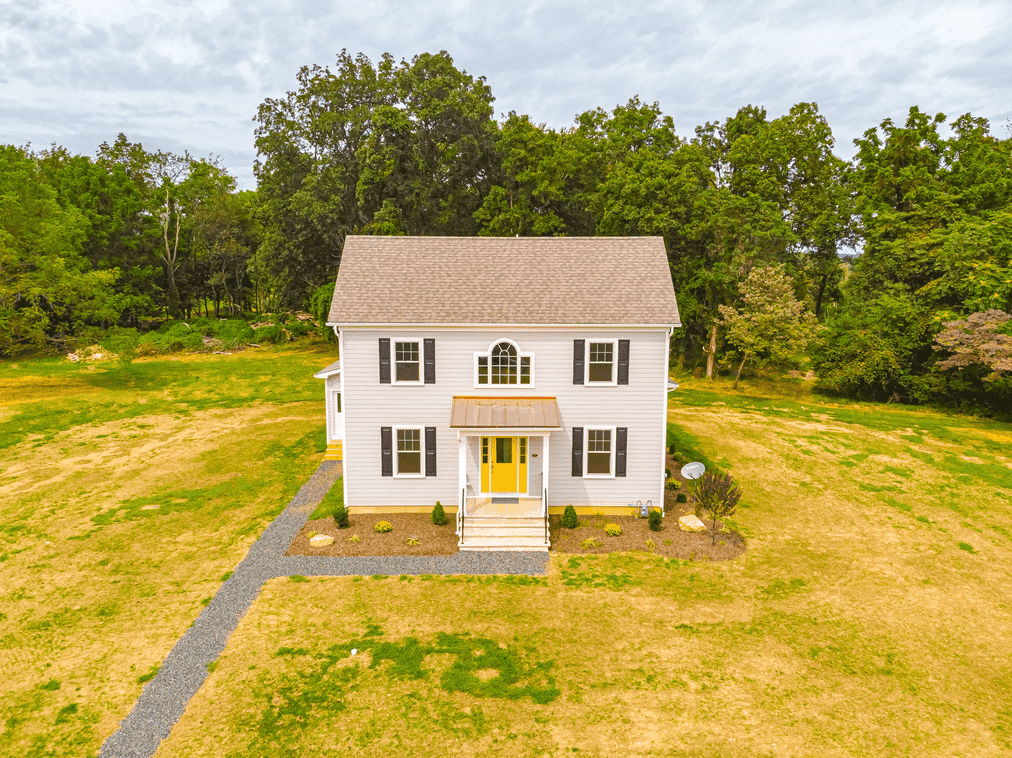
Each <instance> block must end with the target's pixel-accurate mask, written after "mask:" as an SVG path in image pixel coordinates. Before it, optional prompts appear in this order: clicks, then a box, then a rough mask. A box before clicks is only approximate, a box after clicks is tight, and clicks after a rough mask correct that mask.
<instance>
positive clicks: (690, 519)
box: [678, 513, 706, 532]
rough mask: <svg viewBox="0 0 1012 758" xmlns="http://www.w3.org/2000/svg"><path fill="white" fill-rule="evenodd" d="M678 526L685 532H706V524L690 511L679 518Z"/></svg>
mask: <svg viewBox="0 0 1012 758" xmlns="http://www.w3.org/2000/svg"><path fill="white" fill-rule="evenodd" d="M678 528H679V529H681V530H682V531H683V532H705V531H706V524H704V523H703V522H702V521H700V520H699V519H698V518H697V517H696V516H694V515H693V514H691V513H690V514H689V515H688V516H682V517H681V518H680V519H678Z"/></svg>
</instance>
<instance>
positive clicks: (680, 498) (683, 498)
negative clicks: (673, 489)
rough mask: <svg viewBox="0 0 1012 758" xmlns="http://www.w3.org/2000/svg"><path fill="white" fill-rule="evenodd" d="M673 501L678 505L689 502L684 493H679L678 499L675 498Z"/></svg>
mask: <svg viewBox="0 0 1012 758" xmlns="http://www.w3.org/2000/svg"><path fill="white" fill-rule="evenodd" d="M675 501H676V502H679V503H687V502H689V498H688V497H687V496H686V495H685V493H684V492H679V493H678V497H676V498H675Z"/></svg>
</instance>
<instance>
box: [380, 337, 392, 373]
mask: <svg viewBox="0 0 1012 758" xmlns="http://www.w3.org/2000/svg"><path fill="white" fill-rule="evenodd" d="M380 384H390V338H389V337H380Z"/></svg>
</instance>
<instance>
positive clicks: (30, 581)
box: [0, 352, 326, 756]
mask: <svg viewBox="0 0 1012 758" xmlns="http://www.w3.org/2000/svg"><path fill="white" fill-rule="evenodd" d="M218 358H219V357H218V356H215V359H210V358H204V359H202V360H194V359H188V360H185V361H184V360H153V361H142V362H138V364H139V365H136V366H134V367H131V369H130V370H129V371H122V370H120V369H117V368H116V367H114V366H113V367H107V368H106V369H104V370H93V369H83V370H78V369H76V368H74V367H68V366H65V365H62V364H60V363H58V362H55V361H39V362H19V363H18V364H16V365H17V368H11V364H5V363H0V380H2V384H3V387H4V388H5V390H7V389H10V388H11V387H16V388H17V392H13V393H11V394H7V393H6V392H5V394H4V395H3V402H4V404H5V406H4V409H3V410H4V413H5V414H6V418H7V419H10V421H5V422H4V427H3V429H2V430H0V436H2V434H5V433H9V434H10V435H12V436H8V437H3V438H2V442H3V446H2V447H0V571H2V572H3V582H2V584H0V695H2V699H0V754H2V755H18V756H35V755H38V756H42V755H61V756H62V755H68V756H69V755H75V756H77V755H86V754H93V753H94V751H96V750H97V749H98V747H99V746H100V745H101V743H102V741H103V740H104V739H105V738H106V737H108V736H109V734H111V733H112V731H113V730H114V729H115V728H116V726H117V724H118V722H119V721H120V720H121V719H122V718H124V717H125V716H126V715H127V713H128V712H129V710H130V708H131V707H132V706H133V703H134V701H135V700H136V699H137V696H138V695H139V693H140V690H141V687H142V684H141V683H140V682H139V681H138V679H139V678H140V677H142V676H143V675H145V674H147V673H148V672H150V671H151V669H152V667H153V666H157V665H158V664H159V663H160V662H161V660H162V659H163V658H164V657H165V655H166V654H167V653H168V651H169V650H170V649H171V648H172V646H173V645H174V644H175V642H176V640H177V639H178V638H179V637H180V636H181V635H182V633H183V632H184V631H185V630H186V628H187V626H188V625H189V624H190V623H191V622H192V620H193V619H194V618H195V617H196V616H197V614H198V613H199V612H200V610H201V608H202V607H203V606H202V603H203V601H204V600H205V599H207V598H209V597H210V596H211V595H213V593H214V592H215V591H216V589H217V588H218V586H219V585H220V584H221V580H222V576H223V574H225V572H227V571H229V570H230V569H232V568H233V567H234V566H235V564H236V563H237V562H238V561H239V560H240V559H241V558H242V556H243V555H244V554H245V552H246V550H247V548H248V546H249V545H250V544H251V543H252V541H253V540H254V539H256V537H257V535H258V534H259V532H260V531H261V530H262V528H263V526H264V525H266V524H267V523H268V522H269V520H270V518H271V517H272V515H273V514H274V513H277V512H278V511H279V510H280V509H281V508H282V507H283V506H284V504H285V502H287V500H288V499H289V498H290V497H291V495H292V494H293V493H294V491H295V490H296V489H297V488H298V487H299V486H300V485H301V484H302V482H303V481H305V479H306V478H307V477H308V475H309V474H310V473H311V472H312V470H313V469H314V468H315V467H316V465H318V462H319V461H320V460H321V459H322V450H323V435H322V431H321V430H322V426H323V402H322V389H321V388H320V387H319V386H318V384H319V383H318V380H314V379H313V378H312V371H313V370H314V367H318V366H319V365H324V362H325V360H326V358H325V357H324V356H318V355H316V354H315V353H313V352H310V353H309V354H308V355H307V354H301V353H289V354H281V355H278V354H270V353H264V354H261V355H256V354H246V355H243V356H234V357H229V358H230V360H217V359H218ZM251 368H255V371H254V372H253V374H254V378H253V379H248V378H244V377H245V376H246V375H247V374H248V373H249V372H250V369H251ZM117 372H118V373H117ZM300 374H301V376H302V379H299V375H300ZM12 375H13V376H12ZM264 375H266V376H267V377H268V378H269V380H270V381H271V382H273V385H267V386H269V387H270V388H271V389H272V390H273V391H275V392H277V395H278V400H282V401H287V400H292V401H295V402H267V403H264V402H260V401H258V398H257V394H256V384H257V382H258V381H259V377H261V376H264ZM196 393H206V395H205V402H204V403H203V405H201V404H200V403H199V402H197V401H195V399H194V395H195V394H196ZM242 393H246V394H245V396H244V395H243V394H242ZM7 424H9V425H7ZM154 506H158V507H154Z"/></svg>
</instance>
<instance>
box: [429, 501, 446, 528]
mask: <svg viewBox="0 0 1012 758" xmlns="http://www.w3.org/2000/svg"><path fill="white" fill-rule="evenodd" d="M432 523H433V524H435V525H436V526H443V525H444V524H445V523H446V511H445V510H443V504H442V503H440V502H439V501H438V500H437V501H436V506H435V507H434V508H433V509H432Z"/></svg>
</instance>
